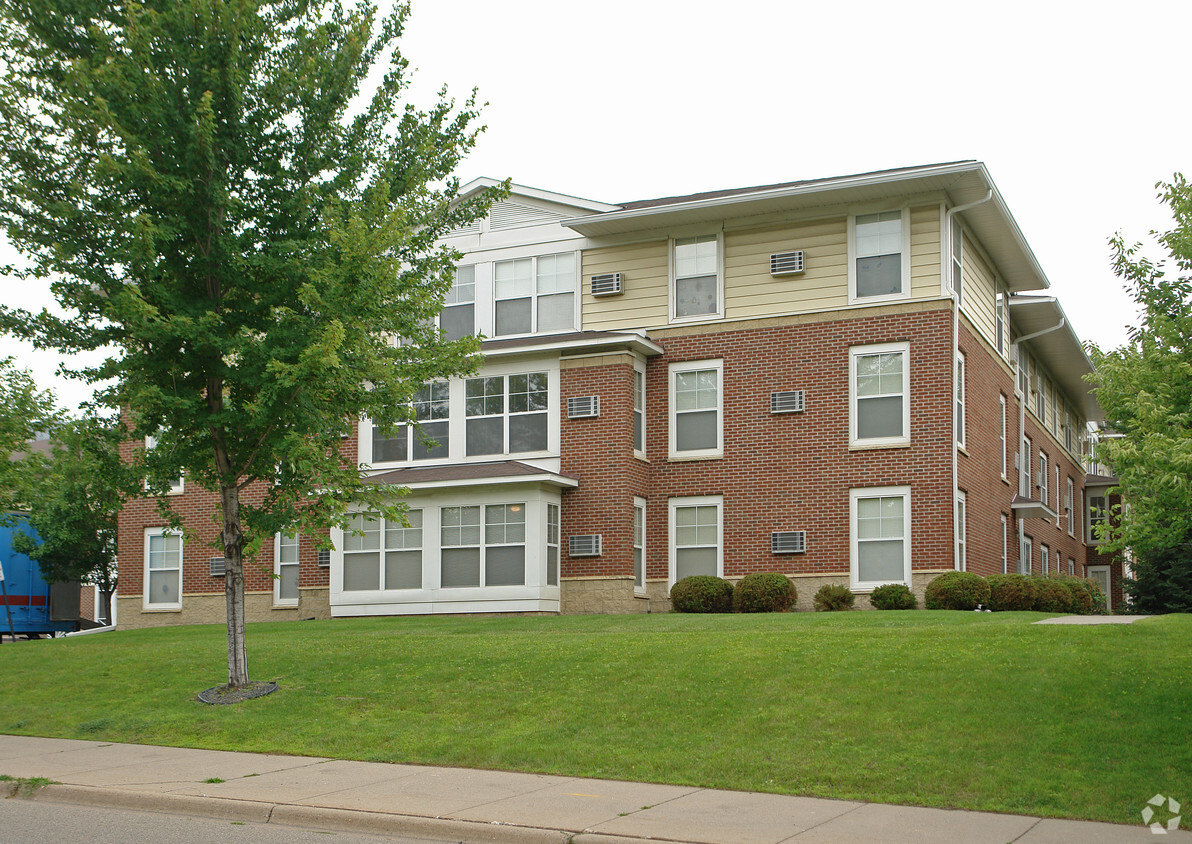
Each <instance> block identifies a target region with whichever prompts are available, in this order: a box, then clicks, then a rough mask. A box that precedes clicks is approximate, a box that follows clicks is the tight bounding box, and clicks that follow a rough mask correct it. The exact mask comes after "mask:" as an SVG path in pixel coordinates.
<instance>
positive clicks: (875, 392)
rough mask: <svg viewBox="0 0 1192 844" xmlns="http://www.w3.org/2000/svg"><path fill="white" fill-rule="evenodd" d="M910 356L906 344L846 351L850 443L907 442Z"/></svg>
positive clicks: (887, 443) (864, 347)
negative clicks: (847, 355) (849, 395)
mask: <svg viewBox="0 0 1192 844" xmlns="http://www.w3.org/2000/svg"><path fill="white" fill-rule="evenodd" d="M909 357H910V355H909V345H908V344H906V343H898V344H891V345H884V346H860V347H856V348H853V349H850V350H849V391H850V393H851V399H852V401H851V402H850V408H849V409H850V413H849V428H850V431H849V442H850V444H852V445H893V444H900V443H908V442H910V408H909V402H908V396H909V395H910V372H909V369H910V367H909V365H908V362H909Z"/></svg>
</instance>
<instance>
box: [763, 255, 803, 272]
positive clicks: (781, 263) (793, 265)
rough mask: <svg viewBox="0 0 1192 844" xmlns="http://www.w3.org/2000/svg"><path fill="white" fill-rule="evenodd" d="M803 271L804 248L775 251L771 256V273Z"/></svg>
mask: <svg viewBox="0 0 1192 844" xmlns="http://www.w3.org/2000/svg"><path fill="white" fill-rule="evenodd" d="M801 272H803V250H802V249H799V250H796V251H794V252H775V253H774V254H773V255H771V256H770V275H797V274H798V273H801Z"/></svg>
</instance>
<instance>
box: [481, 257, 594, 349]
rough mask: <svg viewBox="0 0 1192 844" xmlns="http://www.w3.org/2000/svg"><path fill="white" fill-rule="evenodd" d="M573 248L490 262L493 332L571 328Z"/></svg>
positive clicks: (498, 334) (501, 334)
mask: <svg viewBox="0 0 1192 844" xmlns="http://www.w3.org/2000/svg"><path fill="white" fill-rule="evenodd" d="M575 254H576V253H574V252H560V253H558V254H555V255H541V256H538V257H535V258H515V259H512V260H508V261H496V262H494V263H493V298H494V304H493V320H494V322H493V335H494V336H496V337H505V336H509V335H514V334H535V333H546V332H552V331H574V330H575V326H576V301H577V299H576V295H575V290H576V285H577V283H578V280H579V276H578V275H577V274H576V260H575Z"/></svg>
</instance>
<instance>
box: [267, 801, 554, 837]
mask: <svg viewBox="0 0 1192 844" xmlns="http://www.w3.org/2000/svg"><path fill="white" fill-rule="evenodd" d="M269 823H271V824H279V825H282V826H296V827H303V828H307V829H310V828H319V829H330V830H335V831H337V832H364V833H371V834H374V835H395V834H397V833H401V834H402V835H415V836H433V837H435V838H442V837H448V838H457V837H458V838H459V839H460V840H461V841H467V842H468V844H472V842H483V844H518V842H522V841H525V842H532V843H533V844H538V842H541V844H565V843H566V842H567V841H569V840H570V839H571V838H572V833H569V832H564V831H562V830H558V829H540V828H536V827H528V826H514V825H512V824H495V823H486V822H484V821H463V820H458V819H456V818H430V817H424V816H422V815H397V814H389V813H386V812H369V811H361V810H356V809H331V808H324V807H321V806H299V805H295V804H293V803H285V804H279V805H277V806H276V807H275V808H274V810H273V815H272V817H271V818H270V819H269Z"/></svg>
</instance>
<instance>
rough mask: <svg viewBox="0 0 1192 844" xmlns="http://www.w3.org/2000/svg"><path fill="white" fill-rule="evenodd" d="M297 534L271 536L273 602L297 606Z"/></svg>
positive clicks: (285, 605) (278, 604) (275, 604)
mask: <svg viewBox="0 0 1192 844" xmlns="http://www.w3.org/2000/svg"><path fill="white" fill-rule="evenodd" d="M298 547H299V545H298V534H296V533H279V534H276V535H275V536H274V537H273V604H274V606H278V607H296V606H298Z"/></svg>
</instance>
